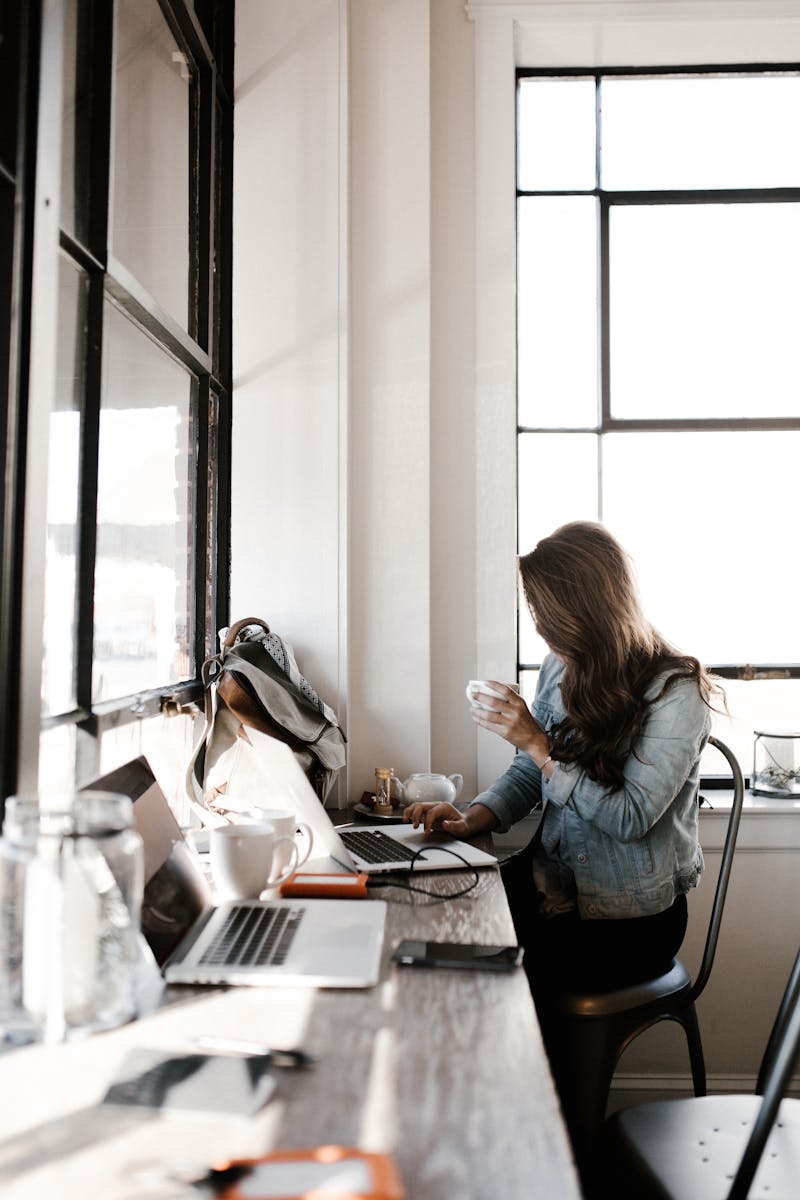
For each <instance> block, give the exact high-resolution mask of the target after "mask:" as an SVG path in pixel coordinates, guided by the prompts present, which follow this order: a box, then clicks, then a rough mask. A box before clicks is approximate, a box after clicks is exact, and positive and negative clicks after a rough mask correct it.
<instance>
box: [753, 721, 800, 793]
mask: <svg viewBox="0 0 800 1200" xmlns="http://www.w3.org/2000/svg"><path fill="white" fill-rule="evenodd" d="M750 791H751V792H753V793H754V794H755V795H757V796H781V797H784V798H800V733H783V732H777V731H772V732H767V731H758V730H756V733H755V744H754V747H753V778H752V780H751V783H750Z"/></svg>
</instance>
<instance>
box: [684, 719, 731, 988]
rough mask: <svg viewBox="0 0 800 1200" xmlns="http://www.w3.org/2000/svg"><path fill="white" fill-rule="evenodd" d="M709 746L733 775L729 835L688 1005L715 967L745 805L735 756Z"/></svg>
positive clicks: (714, 743)
mask: <svg viewBox="0 0 800 1200" xmlns="http://www.w3.org/2000/svg"><path fill="white" fill-rule="evenodd" d="M708 744H709V745H710V746H715V747H716V748H717V750H719V752H720V754H722V755H723V757H724V758H726V759H727V760H728V764H729V766H730V768H731V772H732V773H733V803H732V805H731V813H730V817H729V818H728V832H727V833H726V835H725V845H724V846H723V849H722V860H721V862H720V865H719V875H718V876H717V888H716V891H715V893H714V903H713V906H712V908H711V918H710V920H709V923H708V933H707V935H706V945H705V950H704V951H703V961H702V962H701V963H700V968H699V970H698V972H697V977H696V979H695V981H694V984H693V985H692V990H691V992H690V994H689V1000H690V1002H693V1001H695V1000H696V999H697V997H698V996H699V995H700V993H701V992H702V990H703V988H704V987H705V986H706V983H707V982H708V977H709V975H710V974H711V968H712V966H713V965H714V955H715V954H716V952H717V942H718V940H719V930H720V926H721V924H722V911H723V909H724V907H725V897H726V896H727V894H728V884H729V882H730V878H731V869H732V867H733V852H734V850H735V849H736V838H737V837H738V835H739V822H740V820H741V816H742V805H743V804H744V779H743V777H742V769H741V767H740V766H739V763H738V762H737V759H736V756H735V754H734V753H733V751H732V750H730V749H729V748H728V747H727V746H726V745H725V743H724V742H721V741H720V740H719V738H715V737H710V738H709V739H708Z"/></svg>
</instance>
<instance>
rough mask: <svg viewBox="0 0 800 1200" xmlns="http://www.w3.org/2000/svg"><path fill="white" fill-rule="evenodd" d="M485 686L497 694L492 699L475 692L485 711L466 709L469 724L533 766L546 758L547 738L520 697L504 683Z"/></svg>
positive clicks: (473, 708) (474, 707)
mask: <svg viewBox="0 0 800 1200" xmlns="http://www.w3.org/2000/svg"><path fill="white" fill-rule="evenodd" d="M487 683H488V684H489V685H490V687H491V688H492V689H493V690H494V691H496V692H499V693H500V694H499V695H498V696H492V695H490V693H489V692H476V693H475V699H476V700H479V701H480V703H481V704H484V705H486V707H485V708H478V707H477V705H474V704H473V705H471V706H470V712H471V713H472V719H473V721H475V723H476V724H477V725H481V726H482V727H483V728H484V729H488V730H490V731H491V732H492V733H497V734H499V735H500V737H501V738H505V740H506V741H507V742H510V743H511V745H512V746H516V747H517V749H518V750H524V751H525V752H526V753H527V754H530V756H531V758H532V759H533V760H534V762H540V761H541V760H543V759H545V758H547V753H548V749H547V735H546V733H545V731H544V730H543V729H542V727H541V725H540V724H539V723H538V721H535V720H534V718H533V716H532V714H531V711H530V709H529V708H528V706H527V704H526V703H525V701H524V700H523V699H522V697H521V696H518V695H517V693H516V692H515V691H514V689H513V688H510V687H509V686H508V685H507V684H505V683H496V682H495V681H494V680H493V679H489V680H487Z"/></svg>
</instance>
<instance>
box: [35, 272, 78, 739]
mask: <svg viewBox="0 0 800 1200" xmlns="http://www.w3.org/2000/svg"><path fill="white" fill-rule="evenodd" d="M87 300H88V280H87V277H86V275H85V274H84V272H83V271H81V270H79V269H78V267H76V266H75V264H74V263H72V262H71V261H69V260H68V259H66V258H62V260H61V264H60V268H59V294H58V356H57V360H56V394H55V404H54V410H53V412H52V413H51V415H50V453H49V461H48V470H47V555H46V560H45V580H44V658H43V664H42V711H43V713H44V715H45V716H51V715H54V714H55V713H61V712H69V711H70V710H71V709H73V708H74V707H75V703H76V697H75V653H76V629H77V624H76V621H77V609H76V605H77V579H78V498H79V488H80V435H81V396H82V394H83V363H84V356H85V343H86V332H85V331H86V304H87Z"/></svg>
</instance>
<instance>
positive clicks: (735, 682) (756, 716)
mask: <svg viewBox="0 0 800 1200" xmlns="http://www.w3.org/2000/svg"><path fill="white" fill-rule="evenodd" d="M721 683H722V686H723V688H724V689H725V698H726V700H727V704H728V711H729V713H730V716H729V717H728V716H725V715H724V714H721V713H715V714H714V716H713V732H714V733H715V734H716V736H717V737H718V738H720V739H721V740H722V741H723V742H725V743H726V744H727V745H728V746H730V748H731V750H733V752H734V754H735V755H736V757H737V758H738V760H739V766H740V767H741V768H742V771H743V772H744V774H745V775H750V774H751V773H752V770H753V749H754V741H755V739H754V737H753V735H754V733H755V731H756V730H757V729H762V730H770V729H773V730H781V729H786V728H787V726H791V729H793V730H795V729H797V728H798V720H797V714H798V713H800V679H753V680H747V681H745V680H739V679H723V680H721ZM787 714H792V716H793V719H791V718H790V719H789V720H788V721H787ZM704 768H705V769H707V770H708V771H709V772H712V771H713V772H715V773H716V774H720V773H721V771H722V770H724V766H723V765H721V762H720V759H719V755H718V754H715V755H714V757H713V759H712V757H711V754H710V753H709V755H708V763H707V764H704ZM708 798H709V799H710V800H711V803H712V804H713V803H714V797H713V793H712V794H710V795H709V797H708Z"/></svg>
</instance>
